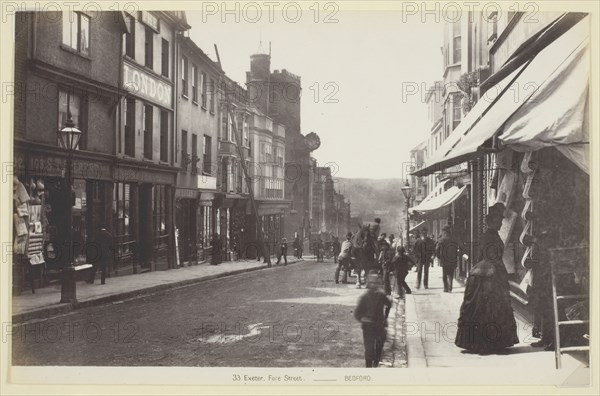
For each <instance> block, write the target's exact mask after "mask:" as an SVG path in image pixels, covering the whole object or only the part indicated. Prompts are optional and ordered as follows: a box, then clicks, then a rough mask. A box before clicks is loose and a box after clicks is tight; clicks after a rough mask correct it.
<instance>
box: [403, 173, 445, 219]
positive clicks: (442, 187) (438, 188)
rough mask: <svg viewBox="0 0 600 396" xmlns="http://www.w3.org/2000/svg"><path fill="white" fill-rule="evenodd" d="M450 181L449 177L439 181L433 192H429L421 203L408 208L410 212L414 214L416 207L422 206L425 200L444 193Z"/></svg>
mask: <svg viewBox="0 0 600 396" xmlns="http://www.w3.org/2000/svg"><path fill="white" fill-rule="evenodd" d="M448 181H449V180H448V179H445V180H442V181H441V182H439V183H438V184H437V185H436V186H435V187H434V188H433V190H431V192H430V193H429V194H427V196H426V197H425V199H424V200H422V201H421V202H420V203H418V204H417V205H415V206H413V207H412V208H408V213H410V214H412V213H413V210H414V208H416V207H417V206H420V205H422V204H424V203H425V202H428V201H431V200H432V199H433V198H435V197H437V196H438V195H441V194H443V193H444V191H445V190H446V183H448Z"/></svg>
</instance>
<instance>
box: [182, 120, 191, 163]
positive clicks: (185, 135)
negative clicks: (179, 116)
mask: <svg viewBox="0 0 600 396" xmlns="http://www.w3.org/2000/svg"><path fill="white" fill-rule="evenodd" d="M189 162H190V156H189V154H188V133H187V131H184V130H182V131H181V168H182V169H183V170H187V166H188V163H189Z"/></svg>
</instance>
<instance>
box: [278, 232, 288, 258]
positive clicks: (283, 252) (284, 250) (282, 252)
mask: <svg viewBox="0 0 600 396" xmlns="http://www.w3.org/2000/svg"><path fill="white" fill-rule="evenodd" d="M282 257H283V262H284V264H283V265H287V239H285V238H283V239H282V240H281V245H279V251H278V254H277V265H279V263H280V262H281V258H282Z"/></svg>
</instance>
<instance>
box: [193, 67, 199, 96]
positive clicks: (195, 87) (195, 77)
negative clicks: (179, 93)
mask: <svg viewBox="0 0 600 396" xmlns="http://www.w3.org/2000/svg"><path fill="white" fill-rule="evenodd" d="M192 100H193V101H194V102H197V101H198V68H197V67H196V65H192Z"/></svg>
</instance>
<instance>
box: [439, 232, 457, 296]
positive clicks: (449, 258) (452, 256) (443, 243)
mask: <svg viewBox="0 0 600 396" xmlns="http://www.w3.org/2000/svg"><path fill="white" fill-rule="evenodd" d="M459 255H460V253H459V246H458V242H457V241H456V240H455V239H454V238H453V237H452V229H451V228H450V226H449V225H447V226H445V227H444V228H442V237H441V238H440V240H439V241H438V243H437V245H436V247H435V256H436V257H437V259H438V260H439V263H440V265H441V266H442V280H443V282H444V292H447V293H452V282H453V280H454V272H455V271H456V266H457V265H458V257H459Z"/></svg>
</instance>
